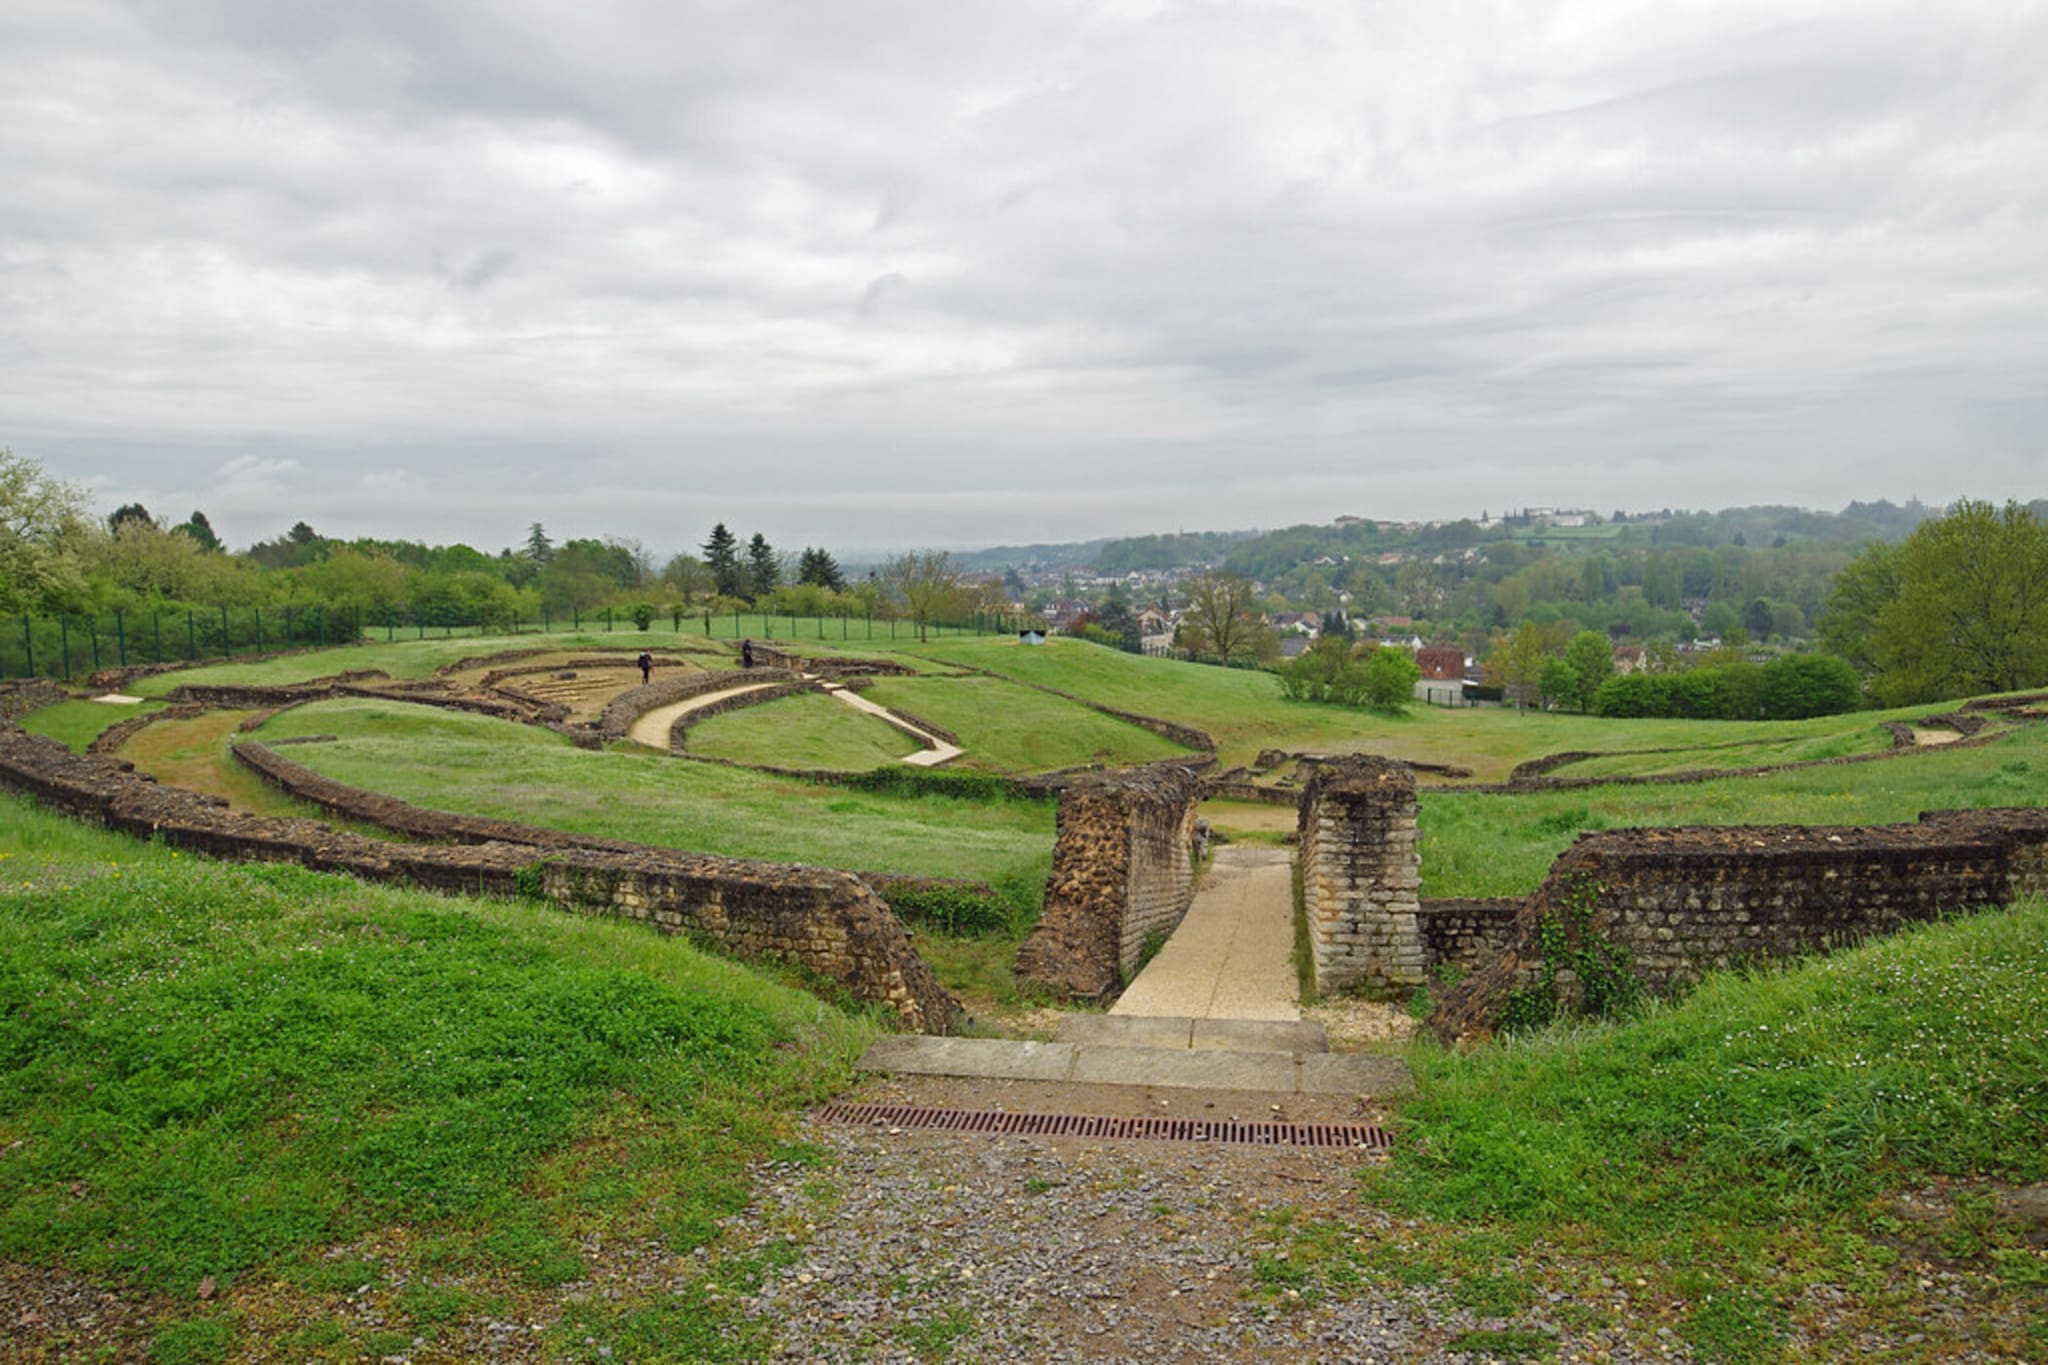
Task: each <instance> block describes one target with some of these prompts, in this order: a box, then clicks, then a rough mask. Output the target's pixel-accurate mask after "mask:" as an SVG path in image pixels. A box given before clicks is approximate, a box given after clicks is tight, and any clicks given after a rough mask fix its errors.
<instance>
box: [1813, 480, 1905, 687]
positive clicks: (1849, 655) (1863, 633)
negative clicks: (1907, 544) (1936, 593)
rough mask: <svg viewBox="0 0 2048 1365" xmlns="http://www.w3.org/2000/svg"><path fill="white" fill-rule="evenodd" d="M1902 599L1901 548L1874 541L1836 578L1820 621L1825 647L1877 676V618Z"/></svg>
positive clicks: (1821, 639) (1860, 671)
mask: <svg viewBox="0 0 2048 1365" xmlns="http://www.w3.org/2000/svg"><path fill="white" fill-rule="evenodd" d="M1852 505H1853V504H1852ZM1898 596H1899V547H1898V546H1896V545H1891V544H1887V543H1886V542H1884V541H1882V540H1873V541H1871V542H1870V543H1869V544H1868V545H1866V546H1864V547H1863V549H1862V552H1861V553H1859V554H1858V555H1857V556H1856V558H1854V559H1852V560H1850V561H1849V563H1848V564H1847V565H1846V566H1844V567H1843V569H1842V571H1841V572H1840V573H1838V574H1836V575H1835V586H1834V591H1833V592H1831V593H1830V594H1829V595H1828V605H1827V610H1826V612H1825V613H1824V614H1823V615H1822V616H1821V619H1820V642H1821V644H1822V646H1823V647H1825V648H1826V649H1827V651H1828V652H1829V653H1831V654H1836V655H1839V656H1840V657H1842V658H1844V659H1847V660H1848V661H1849V663H1850V664H1851V665H1853V666H1854V667H1855V669H1856V671H1857V672H1859V673H1862V674H1864V675H1866V676H1867V675H1869V674H1872V673H1875V672H1877V647H1876V643H1875V641H1876V638H1877V618H1878V617H1880V616H1882V615H1883V614H1884V610H1885V608H1886V607H1889V606H1890V605H1891V604H1892V603H1893V602H1895V601H1897V600H1898Z"/></svg>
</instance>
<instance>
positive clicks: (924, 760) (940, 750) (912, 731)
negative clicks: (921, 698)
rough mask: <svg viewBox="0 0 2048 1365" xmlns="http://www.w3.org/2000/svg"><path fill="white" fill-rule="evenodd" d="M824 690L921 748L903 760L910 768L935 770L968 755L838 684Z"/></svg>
mask: <svg viewBox="0 0 2048 1365" xmlns="http://www.w3.org/2000/svg"><path fill="white" fill-rule="evenodd" d="M824 687H825V690H826V691H827V692H829V693H831V694H832V695H833V696H835V697H837V698H839V700H841V701H843V702H845V703H846V704H847V705H848V706H851V707H852V708H853V709H854V710H856V711H865V712H867V713H868V714H869V715H871V716H873V717H874V718H875V719H877V720H880V721H883V722H885V723H887V724H889V725H893V726H895V727H896V728H897V729H898V730H901V731H902V732H903V733H904V734H906V735H909V736H910V737H911V738H912V739H914V740H916V741H917V742H918V743H919V744H921V745H923V746H924V747H923V748H921V749H919V750H918V751H917V752H916V753H914V754H910V755H907V756H906V757H904V759H903V760H902V761H903V762H905V763H908V764H909V765H910V766H912V767H913V768H936V767H938V766H939V764H941V763H950V762H951V761H952V760H954V759H956V758H958V757H960V755H962V754H964V753H966V752H967V751H966V750H965V749H963V748H961V747H960V746H959V745H957V744H949V743H947V742H946V741H945V740H943V739H940V738H939V737H938V736H937V735H935V734H933V733H932V732H931V731H929V730H920V729H919V728H918V727H917V726H915V725H912V724H911V723H910V722H909V721H907V720H905V719H903V718H902V717H901V716H898V715H894V714H892V713H891V712H890V710H889V708H888V707H886V706H877V705H876V704H875V703H873V702H871V701H869V700H868V699H867V698H866V697H863V696H862V695H860V693H858V692H853V691H849V690H848V689H846V688H844V687H841V686H840V685H839V684H838V683H826V684H825V685H824Z"/></svg>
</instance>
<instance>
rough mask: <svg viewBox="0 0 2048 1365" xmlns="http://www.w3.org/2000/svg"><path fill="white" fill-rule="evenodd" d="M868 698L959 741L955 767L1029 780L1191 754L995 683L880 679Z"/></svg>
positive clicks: (1126, 725) (1082, 710)
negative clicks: (1065, 771)
mask: <svg viewBox="0 0 2048 1365" xmlns="http://www.w3.org/2000/svg"><path fill="white" fill-rule="evenodd" d="M867 696H868V697H869V698H870V699H872V700H874V701H877V702H880V703H881V704H882V705H884V706H893V707H895V708H897V709H898V710H900V711H906V712H908V713H909V714H911V715H913V716H917V717H920V718H922V719H925V720H929V721H931V722H932V723H933V724H935V725H943V726H945V727H946V728H947V729H949V730H951V731H953V732H954V733H955V734H957V735H959V736H960V742H961V744H962V745H963V746H965V748H966V749H967V753H966V755H965V756H964V757H963V758H960V759H957V760H955V766H960V767H970V768H981V769H986V770H990V771H995V772H1008V773H1036V772H1047V771H1050V770H1051V769H1054V768H1074V767H1079V766H1081V765H1082V764H1086V763H1118V764H1121V763H1150V762H1152V761H1153V760H1155V759H1161V758H1174V757H1177V756H1181V755H1186V754H1188V753H1190V752H1191V751H1190V750H1188V749H1185V748H1183V747H1182V746H1180V745H1178V744H1175V743H1174V742H1173V741H1172V740H1169V739H1164V738H1162V737H1160V736H1158V735H1155V734H1153V733H1152V732H1151V731H1149V730H1143V729H1140V728H1139V727H1137V726H1135V725H1132V724H1131V723H1130V722H1128V721H1121V720H1117V719H1115V718H1114V717H1111V716H1105V715H1103V714H1102V713H1101V712H1099V711H1093V710H1090V709H1089V708H1088V707H1085V706H1081V705H1079V704H1077V703H1075V702H1070V701H1066V700H1064V699H1063V698H1060V697H1055V696H1051V695H1048V694H1047V693H1044V692H1040V691H1037V690H1035V689H1033V688H1029V687H1019V686H1018V685H1017V684H1015V683H1012V682H1006V681H1004V680H1002V679H1000V678H982V677H974V676H971V675H969V676H962V677H951V678H882V679H878V680H877V681H876V683H875V685H874V687H873V688H872V689H870V690H869V691H868V693H867Z"/></svg>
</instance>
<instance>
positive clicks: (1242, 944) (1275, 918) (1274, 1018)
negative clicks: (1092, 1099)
mask: <svg viewBox="0 0 2048 1365" xmlns="http://www.w3.org/2000/svg"><path fill="white" fill-rule="evenodd" d="M1293 902H1294V892H1293V868H1292V860H1291V859H1290V857H1289V856H1288V854H1287V853H1286V851H1285V850H1282V849H1274V848H1260V847H1256V846H1252V847H1246V846H1240V845H1231V846H1228V847H1226V848H1224V849H1221V850H1219V852H1218V855H1217V858H1216V862H1215V864H1214V865H1213V866H1212V867H1211V868H1210V869H1209V871H1208V873H1207V874H1206V875H1205V876H1204V877H1203V880H1202V886H1201V890H1200V891H1199V892H1198V893H1197V894H1196V896H1195V901H1194V904H1193V906H1191V907H1190V908H1189V910H1188V913H1187V916H1186V918H1184V919H1183V920H1182V921H1181V926H1180V928H1179V929H1177V930H1176V931H1175V932H1174V935H1173V937H1172V938H1171V939H1169V940H1168V941H1167V943H1166V944H1165V946H1164V947H1162V948H1161V949H1160V950H1159V953H1158V954H1157V956H1155V957H1154V958H1153V959H1152V961H1151V962H1150V963H1149V964H1148V965H1147V966H1146V967H1145V970H1144V971H1143V972H1141V973H1140V974H1139V976H1138V979H1137V980H1136V981H1134V982H1132V983H1131V985H1130V987H1129V988H1128V989H1127V990H1125V992H1124V993H1123V996H1122V997H1121V998H1120V999H1119V1000H1118V1001H1117V1003H1116V1005H1115V1007H1114V1008H1112V1009H1111V1010H1110V1011H1109V1012H1108V1013H1107V1014H1075V1015H1070V1016H1069V1017H1068V1018H1066V1019H1065V1020H1063V1021H1062V1022H1061V1025H1060V1029H1059V1035H1058V1037H1057V1038H1056V1039H1055V1040H1054V1041H1052V1042H1049V1043H1039V1042H1015V1041H1011V1040H1008V1039H1001V1038H930V1037H913V1036H907V1035H906V1036H899V1037H889V1038H883V1039H881V1040H879V1041H877V1042H876V1043H875V1044H874V1045H873V1046H872V1047H870V1048H869V1049H868V1051H867V1053H866V1055H865V1056H863V1057H862V1058H861V1062H860V1064H861V1066H862V1067H863V1068H865V1069H867V1070H870V1071H893V1072H898V1073H902V1074H906V1075H920V1076H972V1077H980V1078H984V1079H989V1080H1005V1081H1039V1082H1052V1083H1066V1084H1092V1085H1124V1086H1168V1087H1178V1088H1186V1089H1196V1090H1248V1091H1265V1092H1274V1093H1283V1094H1297V1095H1360V1096H1367V1095H1381V1094H1386V1093H1387V1092H1389V1091H1393V1090H1399V1089H1404V1088H1406V1087H1407V1086H1408V1084H1409V1082H1410V1077H1409V1074H1408V1064H1407V1063H1406V1062H1404V1061H1402V1060H1401V1059H1400V1058H1398V1057H1388V1056H1382V1055H1379V1054H1374V1053H1341V1054H1340V1053H1333V1052H1331V1051H1330V1047H1329V1041H1328V1039H1327V1038H1326V1037H1325V1035H1324V1033H1323V1027H1322V1025H1320V1024H1316V1023H1312V1022H1307V1021H1304V1020H1303V1019H1302V1018H1301V1006H1300V1004H1299V999H1298V994H1297V987H1296V984H1295V974H1294V963H1293V950H1294V914H1293Z"/></svg>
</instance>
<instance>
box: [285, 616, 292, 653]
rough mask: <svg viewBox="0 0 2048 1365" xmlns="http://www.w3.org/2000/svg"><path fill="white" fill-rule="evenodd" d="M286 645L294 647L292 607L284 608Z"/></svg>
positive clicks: (287, 647) (288, 647) (286, 646)
mask: <svg viewBox="0 0 2048 1365" xmlns="http://www.w3.org/2000/svg"><path fill="white" fill-rule="evenodd" d="M284 647H285V648H286V649H290V648H291V647H292V609H291V608H290V607H286V608H285V609H284Z"/></svg>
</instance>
